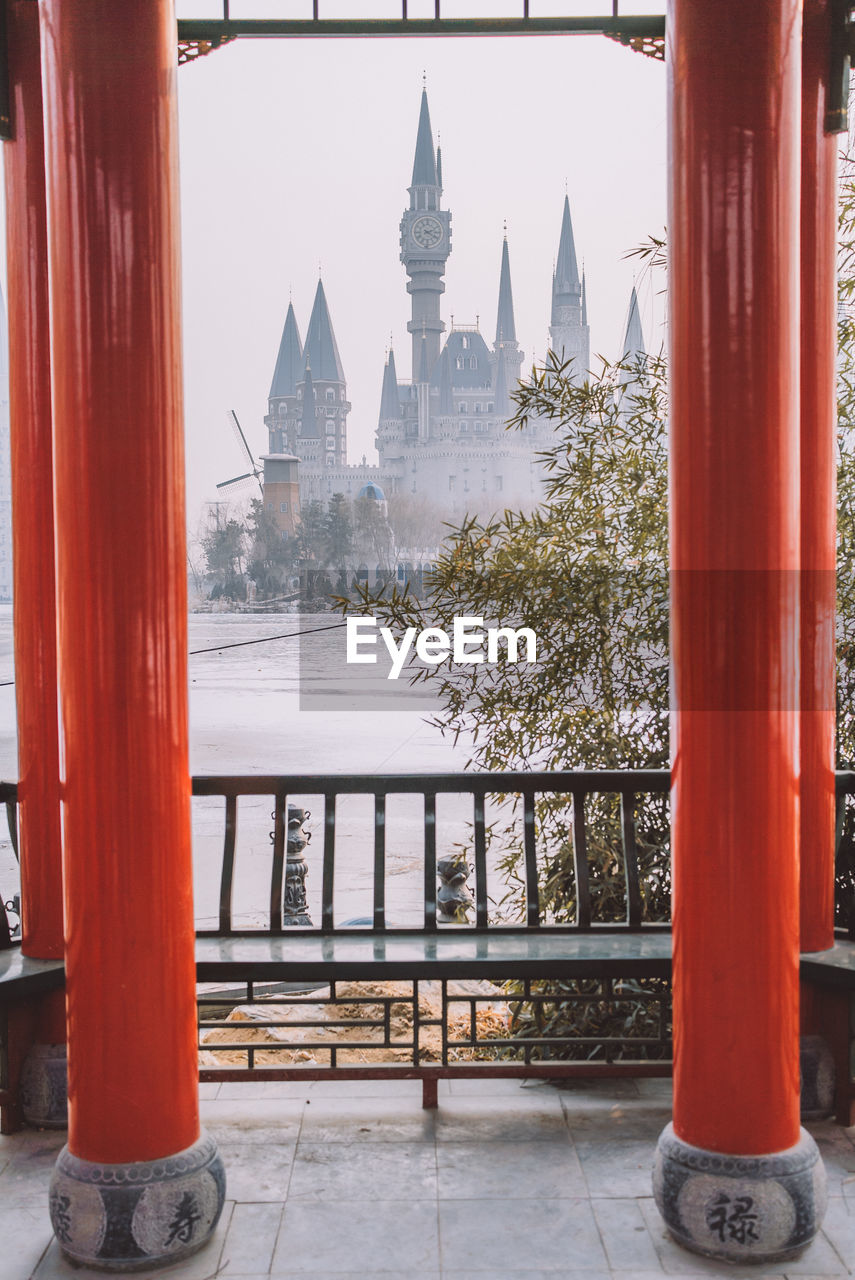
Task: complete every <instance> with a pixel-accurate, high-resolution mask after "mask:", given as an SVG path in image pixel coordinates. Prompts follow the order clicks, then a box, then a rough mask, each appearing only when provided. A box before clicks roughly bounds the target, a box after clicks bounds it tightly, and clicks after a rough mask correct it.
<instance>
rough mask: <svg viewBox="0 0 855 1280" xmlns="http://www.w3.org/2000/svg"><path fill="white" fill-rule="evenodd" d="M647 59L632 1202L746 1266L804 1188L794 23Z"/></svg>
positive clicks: (712, 11) (673, 47) (714, 8)
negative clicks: (665, 718) (662, 1020)
mask: <svg viewBox="0 0 855 1280" xmlns="http://www.w3.org/2000/svg"><path fill="white" fill-rule="evenodd" d="M668 43H669V53H668V77H669V123H670V192H669V198H670V209H669V224H668V225H669V237H670V246H669V251H670V278H669V290H670V306H671V315H670V343H671V365H670V379H671V387H670V394H671V428H670V429H671V456H670V466H671V471H670V483H671V496H670V521H671V569H672V598H671V608H672V641H671V642H672V661H673V673H674V676H673V682H674V683H673V696H674V715H673V737H672V750H673V782H672V786H673V818H672V848H673V884H674V908H673V918H674V1060H675V1066H674V1121H673V1126H668V1128H667V1129H666V1131H665V1133H664V1134H663V1135H662V1138H661V1139H660V1144H659V1151H658V1155H657V1172H656V1175H655V1186H656V1195H657V1202H658V1203H659V1206H660V1209H661V1210H662V1212H663V1216H664V1217H665V1219H666V1221H667V1222H668V1225H669V1227H670V1228H671V1230H672V1232H673V1233H674V1234H675V1235H676V1236H677V1238H678V1239H680V1240H682V1241H683V1243H685V1244H687V1245H688V1246H689V1247H690V1248H693V1249H696V1250H698V1251H700V1252H702V1253H707V1254H710V1255H712V1256H720V1257H726V1258H729V1259H732V1260H734V1261H737V1260H742V1259H748V1258H751V1259H754V1260H766V1259H772V1258H777V1257H781V1256H782V1255H785V1254H786V1253H787V1251H789V1250H792V1249H793V1248H797V1247H800V1246H801V1245H803V1244H805V1243H807V1241H808V1240H809V1239H810V1238H812V1236H813V1234H814V1233H815V1231H816V1229H817V1225H818V1220H819V1219H820V1218H821V1216H822V1208H823V1206H822V1187H823V1186H824V1183H823V1180H822V1166H821V1164H820V1163H818V1156H817V1152H816V1147H815V1145H814V1144H813V1142H812V1140H811V1139H810V1138H809V1136H808V1135H807V1134H804V1135H803V1136H801V1137H800V1129H799V1062H798V958H799V932H798V928H799V919H798V756H797V750H798V746H797V744H798V715H799V686H798V657H799V641H798V606H799V505H798V504H799V398H798V397H799V379H798V374H799V349H800V348H799V307H798V302H799V296H798V266H797V264H798V261H799V193H800V169H799V123H800V81H801V56H800V54H801V50H800V43H801V4H800V3H799V0H756V3H753V4H750V5H746V4H745V3H744V0H719V2H718V3H716V4H714V5H712V4H710V3H709V0H671V3H670V5H669V11H668ZM697 1148H701V1149H702V1152H703V1155H702V1157H701V1163H700V1164H699V1163H698V1157H697V1156H696V1155H693V1153H694V1152H696V1150H697ZM774 1153H787V1154H786V1156H785V1157H776V1158H775V1159H773V1160H769V1158H768V1157H770V1156H772V1155H773V1154H774ZM725 1154H730V1155H740V1156H743V1157H746V1158H747V1159H746V1161H745V1162H744V1167H745V1169H746V1170H750V1176H749V1174H748V1173H747V1172H746V1173H745V1174H744V1175H739V1174H737V1173H736V1172H735V1169H736V1162H734V1161H727V1160H724V1159H721V1158H720V1157H721V1156H723V1155H725ZM751 1157H756V1158H755V1159H754V1160H751ZM785 1168H786V1170H787V1172H788V1174H792V1175H793V1179H792V1180H791V1181H788V1182H783V1181H781V1180H780V1178H779V1175H780V1174H781V1173H782V1172H783V1171H784V1169H785ZM740 1178H741V1181H740ZM796 1184H798V1186H796ZM746 1197H747V1198H748V1200H749V1201H750V1206H749V1210H750V1211H751V1212H752V1213H753V1214H754V1219H753V1220H750V1223H751V1230H750V1231H749V1230H748V1227H747V1224H745V1223H743V1224H742V1229H741V1230H740V1227H739V1223H738V1222H736V1226H735V1227H734V1225H733V1224H734V1218H733V1215H734V1214H736V1215H737V1217H738V1215H739V1213H740V1212H742V1209H740V1203H739V1202H741V1201H744V1200H745V1198H746ZM776 1203H777V1205H778V1210H779V1212H777V1213H776V1210H775V1204H776ZM743 1208H744V1206H743ZM749 1210H746V1212H748V1211H749ZM722 1218H723V1220H722ZM799 1222H801V1225H799Z"/></svg>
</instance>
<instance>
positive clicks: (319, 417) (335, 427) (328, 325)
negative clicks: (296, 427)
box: [297, 280, 350, 479]
mask: <svg viewBox="0 0 855 1280" xmlns="http://www.w3.org/2000/svg"><path fill="white" fill-rule="evenodd" d="M303 358H304V362H305V365H306V382H305V384H304V386H303V415H304V422H305V414H306V412H307V401H306V397H307V393H308V390H309V389H310V388H311V390H312V391H313V392H314V401H315V406H316V410H317V412H316V430H315V436H317V437H319V438H320V444H319V445H317V446H316V448H317V454H316V463H315V465H316V466H317V467H319V468H323V467H332V466H344V464H345V463H346V461H347V415H348V413H349V411H350V403H349V401H348V399H347V383H346V382H345V377H344V369H343V367H342V363H341V356H340V355H339V352H338V343H337V342H336V340H335V333H334V331H333V326H332V320H331V319H330V311H329V306H328V305H327V296H326V293H325V292H324V286H323V282H322V281H321V280H319V281H318V287H317V290H316V291H315V301H314V304H313V306H312V314H311V316H310V318H309V327H308V329H307V330H306V345H305V348H304V350H303ZM301 434H302V435H303V436H304V437H305V430H303V432H302V433H301ZM297 452H299V450H297ZM301 456H302V455H301ZM304 474H305V475H306V477H307V479H308V474H309V473H308V470H305V471H304Z"/></svg>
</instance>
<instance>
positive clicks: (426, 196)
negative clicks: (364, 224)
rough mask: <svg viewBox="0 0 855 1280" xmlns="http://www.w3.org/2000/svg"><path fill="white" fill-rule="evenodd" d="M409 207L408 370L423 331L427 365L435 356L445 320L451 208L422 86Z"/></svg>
mask: <svg viewBox="0 0 855 1280" xmlns="http://www.w3.org/2000/svg"><path fill="white" fill-rule="evenodd" d="M409 192H410V207H409V209H407V210H406V211H405V213H404V216H403V217H402V219H401V261H402V262H403V264H404V266H405V268H406V271H407V275H408V276H409V277H410V278H409V280H408V282H407V292H408V293H409V294H410V296H411V298H412V300H413V303H412V318H411V320H410V321H409V323H408V324H407V329H408V330H409V332H410V333H411V334H412V339H413V362H412V366H411V368H412V376H413V378H414V379H415V378H416V377H417V375H418V370H419V368H420V365H421V357H422V335H424V338H425V341H426V352H427V363H428V369H429V370H430V371H432V370H433V367H434V365H435V364H436V362H437V360H438V359H439V347H440V338H441V335H442V333H443V331H444V329H445V325H444V324H443V323H442V320H441V319H440V317H439V299H440V295H441V294H442V293H444V292H445V281H444V280H443V276H444V274H445V263H446V260H447V258H448V255H449V253H450V252H451V214H450V213H448V212H447V211H446V210H444V209H441V208H440V204H441V198H442V159H441V156H440V152H439V149H437V150H436V152H434V149H433V133H432V131H431V127H430V112H429V111H428V100H427V92H426V91H425V90H424V89H423V90H422V105H421V111H420V113H419V131H418V136H417V138H416V155H415V159H414V161H413V179H412V183H411V185H410V187H409Z"/></svg>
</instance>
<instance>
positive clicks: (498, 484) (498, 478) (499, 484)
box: [496, 476, 502, 493]
mask: <svg viewBox="0 0 855 1280" xmlns="http://www.w3.org/2000/svg"><path fill="white" fill-rule="evenodd" d="M501 492H502V477H501V476H496V493H501Z"/></svg>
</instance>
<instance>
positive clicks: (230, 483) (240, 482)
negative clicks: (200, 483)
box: [217, 471, 258, 493]
mask: <svg viewBox="0 0 855 1280" xmlns="http://www.w3.org/2000/svg"><path fill="white" fill-rule="evenodd" d="M257 479H258V476H257V475H255V473H254V472H252V471H247V473H246V475H243V476H235V477H234V478H233V479H232V480H221V481H220V483H219V484H218V485H217V492H218V493H231V492H232V491H235V492H236V491H237V490H239V489H245V488H246V487H247V485H248V484H249V483H250V482H251V481H252V480H257Z"/></svg>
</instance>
